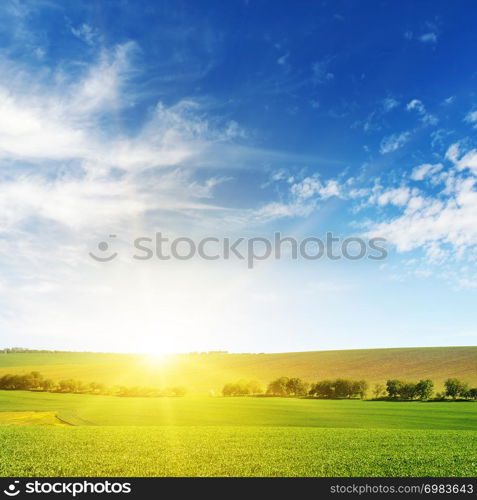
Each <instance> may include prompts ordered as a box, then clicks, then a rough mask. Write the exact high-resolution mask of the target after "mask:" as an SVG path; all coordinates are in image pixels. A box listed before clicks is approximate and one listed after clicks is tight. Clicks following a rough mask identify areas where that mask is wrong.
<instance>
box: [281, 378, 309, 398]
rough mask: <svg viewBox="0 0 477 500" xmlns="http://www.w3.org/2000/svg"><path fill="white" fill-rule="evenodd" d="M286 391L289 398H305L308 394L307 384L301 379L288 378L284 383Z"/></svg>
mask: <svg viewBox="0 0 477 500" xmlns="http://www.w3.org/2000/svg"><path fill="white" fill-rule="evenodd" d="M286 390H287V394H288V395H290V396H305V395H306V393H307V392H308V384H307V383H306V382H304V381H303V380H302V379H301V378H290V379H288V382H287V383H286Z"/></svg>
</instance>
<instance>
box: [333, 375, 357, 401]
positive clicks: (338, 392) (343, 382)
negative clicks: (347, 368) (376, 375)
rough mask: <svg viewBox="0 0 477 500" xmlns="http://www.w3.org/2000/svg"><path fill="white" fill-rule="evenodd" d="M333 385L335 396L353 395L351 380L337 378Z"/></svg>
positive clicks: (348, 396)
mask: <svg viewBox="0 0 477 500" xmlns="http://www.w3.org/2000/svg"><path fill="white" fill-rule="evenodd" d="M333 385H334V396H335V397H336V398H350V397H351V396H352V395H353V382H352V381H351V380H347V379H344V378H337V379H336V380H335V382H334V384H333Z"/></svg>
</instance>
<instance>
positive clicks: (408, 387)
mask: <svg viewBox="0 0 477 500" xmlns="http://www.w3.org/2000/svg"><path fill="white" fill-rule="evenodd" d="M416 395H417V392H416V384H414V383H413V382H404V383H403V384H401V387H400V390H399V396H400V397H401V398H402V399H414V398H415V397H416Z"/></svg>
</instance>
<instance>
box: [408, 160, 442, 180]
mask: <svg viewBox="0 0 477 500" xmlns="http://www.w3.org/2000/svg"><path fill="white" fill-rule="evenodd" d="M443 168H444V166H443V165H442V163H435V164H432V163H424V164H423V165H419V166H418V167H416V168H415V169H414V170H413V171H412V173H411V179H412V180H414V181H422V180H424V179H425V178H426V177H428V176H433V175H434V174H437V173H438V172H440V171H441V170H442V169H443Z"/></svg>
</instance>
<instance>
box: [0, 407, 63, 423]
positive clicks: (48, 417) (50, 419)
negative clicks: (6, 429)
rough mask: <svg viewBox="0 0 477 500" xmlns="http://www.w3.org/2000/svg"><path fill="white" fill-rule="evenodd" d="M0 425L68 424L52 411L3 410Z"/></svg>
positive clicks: (0, 414) (0, 415) (0, 413)
mask: <svg viewBox="0 0 477 500" xmlns="http://www.w3.org/2000/svg"><path fill="white" fill-rule="evenodd" d="M0 425H62V426H68V424H65V423H64V422H62V421H61V420H59V419H58V418H57V417H56V414H55V412H53V411H3V412H0Z"/></svg>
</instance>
